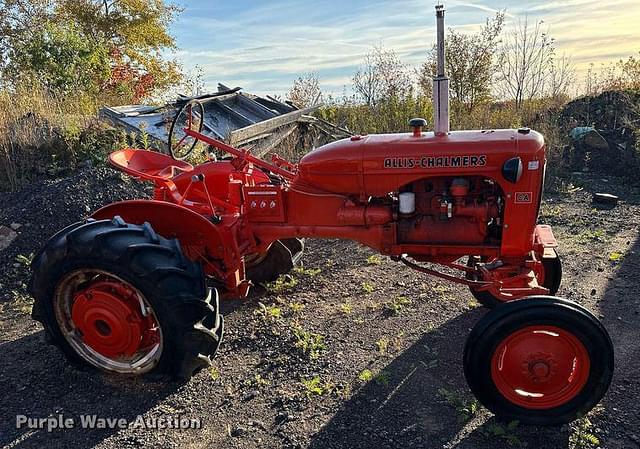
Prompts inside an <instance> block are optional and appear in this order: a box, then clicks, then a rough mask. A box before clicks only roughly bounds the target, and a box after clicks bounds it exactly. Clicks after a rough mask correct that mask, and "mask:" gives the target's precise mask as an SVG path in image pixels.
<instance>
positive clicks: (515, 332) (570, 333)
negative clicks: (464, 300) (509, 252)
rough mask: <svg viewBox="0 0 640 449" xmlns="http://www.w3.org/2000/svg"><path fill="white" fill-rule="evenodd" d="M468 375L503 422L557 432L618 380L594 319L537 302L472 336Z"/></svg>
mask: <svg viewBox="0 0 640 449" xmlns="http://www.w3.org/2000/svg"><path fill="white" fill-rule="evenodd" d="M464 373H465V377H466V379H467V382H468V384H469V387H470V388H471V391H473V393H474V394H475V395H476V397H477V398H478V399H479V400H480V402H481V403H482V404H483V405H484V406H485V407H487V408H488V409H489V410H490V411H492V412H493V413H494V414H495V415H496V416H497V417H498V418H499V419H502V420H505V421H512V420H518V421H520V422H522V423H526V424H535V425H556V424H564V423H568V422H570V421H573V420H574V419H576V418H577V417H579V416H581V415H584V414H586V413H587V412H588V411H589V410H591V409H592V408H593V407H594V406H595V405H596V404H597V403H598V402H599V401H600V399H602V397H603V396H604V394H605V393H606V391H607V389H608V388H609V384H610V383H611V378H612V375H613V345H612V343H611V339H610V338H609V335H608V334H607V331H606V330H605V328H604V326H603V325H602V324H601V323H600V321H598V319H597V318H595V317H594V316H593V315H592V314H591V313H590V312H589V311H587V310H586V309H584V308H583V307H581V306H579V305H577V304H575V303H572V302H570V301H567V300H563V299H560V298H555V297H550V296H534V297H530V298H526V299H521V300H516V301H512V302H509V303H505V304H503V305H500V306H499V307H497V308H496V309H494V310H493V311H491V312H489V313H488V314H487V315H486V316H485V317H484V318H483V319H482V320H480V322H478V324H477V325H476V326H475V327H474V328H473V330H472V331H471V334H470V335H469V338H468V339H467V343H466V346H465V350H464Z"/></svg>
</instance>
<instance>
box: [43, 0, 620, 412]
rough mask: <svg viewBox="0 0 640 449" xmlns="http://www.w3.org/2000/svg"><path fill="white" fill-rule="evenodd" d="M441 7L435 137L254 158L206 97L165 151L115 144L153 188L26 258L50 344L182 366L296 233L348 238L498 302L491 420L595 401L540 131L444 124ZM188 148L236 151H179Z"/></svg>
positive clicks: (264, 276) (477, 355)
mask: <svg viewBox="0 0 640 449" xmlns="http://www.w3.org/2000/svg"><path fill="white" fill-rule="evenodd" d="M436 15H437V24H438V74H437V76H436V77H435V78H434V110H435V114H434V116H435V117H434V121H435V123H434V132H433V133H431V132H423V127H424V126H425V125H426V122H425V121H424V120H423V119H414V120H411V122H410V126H411V127H412V128H413V132H411V133H408V134H388V135H368V136H354V137H352V138H350V139H345V140H341V141H338V142H334V143H331V144H329V145H326V146H323V147H321V148H318V149H315V150H313V151H311V152H310V153H308V154H307V155H306V156H305V157H303V158H302V159H301V161H300V162H299V163H298V164H293V163H290V162H287V161H285V160H283V159H281V158H279V157H277V156H275V155H274V156H273V158H272V161H271V162H266V161H264V160H261V159H258V158H256V157H254V156H253V155H252V154H251V153H250V152H249V151H247V150H242V149H237V148H234V147H232V146H229V145H227V144H225V143H224V142H222V141H219V140H217V139H215V138H212V137H211V136H209V135H207V132H206V129H205V130H203V117H204V114H205V111H204V107H203V105H202V103H199V102H198V101H196V100H191V101H189V102H188V103H186V104H185V105H184V106H183V107H182V109H181V110H180V112H179V113H178V115H177V116H176V118H175V120H174V122H173V125H172V128H171V131H170V133H169V134H170V137H169V147H170V152H171V156H169V155H165V154H162V153H159V152H154V151H146V150H136V149H123V150H121V151H117V152H115V153H112V154H111V155H110V157H109V161H110V163H111V164H112V165H113V166H114V167H116V168H118V169H120V170H122V171H124V172H126V173H128V174H130V175H132V176H134V177H136V178H139V179H142V180H146V181H150V182H152V183H153V184H154V186H155V190H154V192H155V194H154V198H153V199H152V200H146V199H145V200H134V201H124V202H119V203H114V204H110V205H108V206H106V207H104V208H102V209H100V210H98V211H97V212H95V213H93V215H92V216H91V217H90V218H89V219H88V220H86V221H84V222H81V223H76V224H73V225H71V226H69V227H68V228H66V229H64V230H62V231H60V232H59V233H57V234H56V235H55V236H53V237H52V238H51V240H50V241H49V242H48V243H47V245H46V246H45V248H43V249H42V250H41V251H40V253H39V254H38V255H37V256H36V257H35V260H34V262H33V272H34V274H33V279H32V282H31V289H32V292H33V296H34V297H35V300H36V301H35V305H34V308H33V317H34V318H35V319H36V320H38V321H40V322H42V324H43V325H44V328H45V330H46V333H47V335H48V336H49V338H50V340H51V341H52V342H53V343H55V344H56V345H58V346H59V347H60V348H61V349H62V351H63V352H64V353H65V354H66V356H67V357H68V358H69V359H70V360H71V361H72V362H75V363H76V364H79V365H84V366H91V367H94V368H98V369H101V370H104V371H107V372H111V373H120V374H124V375H143V374H145V375H150V374H154V375H161V376H165V375H169V376H173V377H176V378H181V379H188V378H189V377H190V376H191V375H192V374H193V373H195V372H196V371H197V370H199V369H201V368H202V367H206V366H208V365H209V364H210V363H211V359H212V357H213V356H214V354H215V353H216V350H217V349H218V346H219V345H220V342H221V339H222V334H223V319H222V317H221V316H220V315H219V312H218V297H219V295H220V297H222V298H244V297H246V296H247V294H248V292H249V289H250V288H251V286H252V285H253V284H256V283H259V282H264V281H268V280H271V279H274V278H275V277H277V276H278V275H279V274H282V273H285V272H287V271H288V270H289V269H291V268H292V267H293V265H294V263H295V262H296V260H297V259H298V258H299V257H300V255H301V253H302V250H303V243H302V242H303V240H301V239H303V238H338V239H350V240H355V241H357V242H360V243H361V244H363V245H366V246H368V247H370V248H373V249H374V250H376V251H378V252H380V253H382V254H385V255H388V256H390V257H391V258H392V259H393V260H397V261H399V262H402V263H404V264H405V265H407V266H408V267H409V268H412V269H414V270H416V271H418V272H422V273H426V274H429V275H433V276H438V277H440V278H444V279H448V280H450V281H453V282H457V283H460V284H465V285H467V286H468V287H469V288H470V290H471V293H472V294H473V295H474V296H475V297H476V298H477V299H478V300H479V301H480V302H481V303H482V304H484V305H485V306H487V307H490V308H493V310H491V311H490V312H489V313H488V314H487V315H486V316H485V317H484V318H482V319H481V320H480V322H479V323H478V324H477V325H476V326H475V328H474V329H473V330H472V332H471V335H470V336H469V338H468V340H467V343H466V347H465V349H464V357H463V364H464V373H465V376H466V378H467V381H468V383H469V386H470V388H471V390H472V391H473V393H474V394H475V395H476V396H477V397H478V399H479V400H480V401H481V402H482V403H483V404H484V405H485V406H486V407H487V408H488V409H490V410H491V411H492V412H494V413H495V414H496V415H497V416H499V417H500V418H504V419H509V420H511V419H517V420H520V421H521V422H526V423H534V424H557V423H564V422H568V421H571V420H573V419H574V418H575V417H576V416H578V415H579V414H583V413H586V412H587V411H588V410H590V409H591V408H592V407H593V406H595V405H596V403H597V402H598V401H599V400H600V399H601V398H602V396H603V395H604V393H605V392H606V390H607V388H608V386H609V384H610V381H611V377H612V372H613V348H612V344H611V340H610V338H609V336H608V334H607V332H606V330H605V329H604V327H603V326H602V324H601V323H600V322H599V321H598V320H597V319H596V318H595V317H594V316H593V315H592V314H591V313H590V312H588V311H587V310H585V309H584V308H582V307H580V306H579V305H577V304H574V303H572V302H569V301H566V300H563V299H559V298H556V297H553V296H552V295H554V294H555V293H556V291H557V290H558V287H559V284H560V278H561V268H560V259H559V258H558V254H557V253H556V247H557V243H556V240H555V238H554V236H553V233H552V231H551V228H550V227H549V226H544V225H536V219H537V216H538V211H539V208H540V201H541V196H542V190H543V183H544V172H545V166H546V160H545V143H544V140H543V137H542V136H541V135H540V134H538V133H537V132H535V131H532V130H529V129H526V128H523V129H518V130H485V131H456V132H450V131H449V117H448V95H449V94H448V79H447V78H446V76H445V71H444V67H445V61H444V10H443V9H442V7H437V8H436ZM198 146H206V148H207V149H208V150H213V149H216V150H217V151H218V152H224V153H226V154H227V155H229V156H230V157H228V156H227V157H226V158H221V159H220V160H217V159H216V158H215V157H214V156H213V155H212V154H210V155H209V160H208V161H207V162H204V163H202V164H200V165H197V166H195V167H194V166H192V165H190V164H188V163H186V162H184V161H183V160H182V159H183V158H184V157H185V156H187V155H188V154H189V153H190V152H191V151H193V150H194V147H195V148H197V147H198ZM425 264H429V265H425ZM434 265H440V266H442V267H446V268H447V270H445V271H444V272H443V271H438V270H436V269H435V268H434ZM456 271H457V272H458V273H459V275H454V274H452V273H455V272H456Z"/></svg>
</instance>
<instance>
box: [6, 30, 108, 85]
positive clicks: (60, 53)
mask: <svg viewBox="0 0 640 449" xmlns="http://www.w3.org/2000/svg"><path fill="white" fill-rule="evenodd" d="M24 67H28V68H29V69H30V70H28V71H24V72H23V71H21V70H20V69H21V68H24ZM6 70H7V71H8V72H9V73H10V74H11V76H12V78H13V79H14V80H16V81H19V82H22V83H33V82H34V81H35V80H37V81H38V83H39V84H40V85H41V86H43V87H44V88H46V89H47V90H49V91H51V92H56V93H60V94H70V93H72V92H74V91H78V90H80V91H84V92H91V93H92V94H97V93H98V89H97V85H98V83H100V81H101V80H102V79H104V78H105V77H108V76H109V75H110V73H111V72H110V68H109V55H108V53H107V52H106V50H105V49H104V47H100V46H98V45H94V44H93V43H91V42H89V41H87V40H86V39H84V38H83V36H82V35H81V34H80V33H78V31H77V29H75V28H74V27H73V25H66V26H61V25H58V24H55V23H52V22H45V23H44V24H43V25H42V26H40V27H37V29H36V30H35V31H34V32H33V34H32V35H31V36H30V38H29V39H27V40H24V41H21V42H18V43H16V44H15V46H14V47H13V49H12V52H11V64H10V65H8V67H7V69H6Z"/></svg>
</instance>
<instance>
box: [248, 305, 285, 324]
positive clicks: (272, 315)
mask: <svg viewBox="0 0 640 449" xmlns="http://www.w3.org/2000/svg"><path fill="white" fill-rule="evenodd" d="M258 306H259V307H260V308H259V309H258V310H256V311H255V312H254V314H255V315H258V316H259V317H260V318H262V320H263V321H265V322H272V321H279V320H280V318H281V317H282V309H281V308H280V307H278V306H276V305H275V304H273V305H270V306H266V305H264V304H263V303H261V302H259V303H258Z"/></svg>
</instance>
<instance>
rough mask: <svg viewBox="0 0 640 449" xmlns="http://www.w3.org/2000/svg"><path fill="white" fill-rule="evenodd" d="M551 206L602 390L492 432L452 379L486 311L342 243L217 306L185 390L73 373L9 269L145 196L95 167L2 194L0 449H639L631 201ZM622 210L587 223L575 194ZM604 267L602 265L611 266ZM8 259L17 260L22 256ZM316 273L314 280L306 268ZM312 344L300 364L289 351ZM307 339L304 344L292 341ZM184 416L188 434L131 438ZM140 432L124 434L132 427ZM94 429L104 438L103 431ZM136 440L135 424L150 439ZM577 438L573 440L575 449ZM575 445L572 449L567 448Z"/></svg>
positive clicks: (625, 194) (624, 192) (634, 203)
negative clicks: (604, 371) (600, 329)
mask: <svg viewBox="0 0 640 449" xmlns="http://www.w3.org/2000/svg"><path fill="white" fill-rule="evenodd" d="M573 183H574V185H575V186H581V187H582V188H581V189H579V188H576V189H569V191H570V192H572V193H563V194H557V195H553V196H551V197H549V198H548V199H547V200H546V202H545V205H544V207H543V218H542V221H544V222H547V223H550V224H552V225H553V226H554V231H555V233H556V237H557V238H558V239H559V241H560V244H561V247H560V253H561V255H562V258H563V264H564V280H563V285H562V287H561V289H560V292H559V296H563V297H566V298H569V299H571V300H574V301H576V302H578V303H580V304H582V305H584V306H586V307H588V308H589V309H591V310H592V311H594V312H595V313H596V314H597V315H598V316H599V317H600V318H601V319H602V320H603V322H604V323H605V325H606V326H607V328H608V330H609V332H610V333H611V336H612V338H613V341H614V344H615V347H616V372H615V376H614V381H613V385H612V387H611V389H610V390H609V393H608V394H607V396H606V397H605V399H604V400H603V402H602V404H601V405H600V406H599V407H598V408H597V409H596V410H595V411H594V412H593V413H592V414H591V415H590V416H589V420H585V419H583V420H581V421H579V422H577V423H574V424H572V425H570V426H562V427H554V428H538V427H530V426H523V425H517V423H512V424H511V425H508V424H502V423H498V422H497V421H496V420H495V419H494V418H492V416H491V414H490V413H489V412H488V411H486V410H484V409H483V408H482V407H477V404H476V403H475V402H474V400H473V397H472V396H471V393H470V392H469V390H468V388H467V386H466V383H465V381H464V376H463V374H462V363H461V353H462V349H463V346H464V342H465V338H466V335H467V334H468V332H469V330H470V329H471V328H472V327H473V325H474V324H475V323H476V322H477V321H478V320H479V319H480V317H482V315H483V314H484V313H486V310H485V309H483V308H482V307H480V306H479V305H478V304H477V303H476V302H475V300H473V298H472V297H471V295H470V294H469V293H468V292H467V291H466V289H465V288H464V287H462V286H457V285H452V284H449V283H445V282H442V281H439V280H433V279H430V278H427V277H425V276H423V275H420V274H417V273H415V272H413V271H411V270H409V269H408V268H406V267H404V266H402V265H400V264H397V263H394V262H392V261H390V260H387V259H385V258H379V259H378V258H373V259H370V258H369V257H370V256H371V255H372V254H373V253H372V252H371V251H370V250H368V249H366V248H363V247H361V246H358V245H357V244H354V243H351V242H343V241H310V242H308V245H307V252H306V255H305V257H304V268H305V269H304V271H303V272H297V273H294V274H293V276H294V278H295V279H296V281H297V285H295V286H292V287H291V288H290V289H288V290H287V289H284V290H283V291H280V292H275V291H257V292H255V293H254V294H253V296H252V298H250V300H247V301H231V302H226V303H224V304H223V312H224V313H225V318H226V325H227V334H226V338H225V341H224V343H223V346H222V348H221V350H220V352H219V355H218V357H217V358H216V361H215V366H214V367H213V368H212V369H210V370H208V371H203V372H201V373H199V374H198V375H197V376H195V377H194V378H193V379H192V380H191V381H190V382H189V383H187V384H185V385H176V384H162V383H149V382H142V381H140V380H135V379H133V380H127V379H117V378H113V377H108V376H104V375H100V374H97V373H95V372H83V371H78V370H75V369H73V368H71V367H69V366H68V365H67V363H66V362H65V360H64V359H63V357H62V356H61V354H60V353H59V352H58V351H57V350H55V348H53V347H51V346H48V345H47V344H46V343H45V342H44V338H43V332H42V329H41V327H40V325H39V324H38V323H35V322H33V321H31V320H30V318H29V316H28V313H29V310H30V301H31V300H30V298H29V297H28V295H27V294H26V291H25V285H24V284H25V283H26V282H27V281H28V278H29V272H28V267H27V265H26V263H25V260H28V259H29V258H30V257H31V254H32V253H34V252H35V251H37V250H38V249H39V248H40V247H41V246H42V244H43V243H44V241H45V240H46V239H47V238H48V237H49V235H51V234H53V233H54V232H55V231H57V230H59V229H60V228H62V227H63V226H65V225H66V224H69V223H72V222H74V221H77V220H78V219H81V218H82V217H84V216H86V215H87V214H88V212H89V211H91V210H94V209H96V208H97V207H99V206H101V205H103V204H106V203H109V202H112V201H115V200H121V199H126V198H131V197H141V196H145V195H147V194H148V193H149V192H148V190H147V189H146V188H145V187H144V186H142V185H141V184H139V183H137V182H135V181H132V180H130V179H128V178H125V177H122V176H120V175H119V174H118V173H116V172H113V171H111V170H109V169H94V170H88V171H84V172H80V173H78V174H76V175H74V176H73V177H71V178H67V179H64V180H60V181H55V182H52V181H49V182H43V183H38V184H33V185H32V186H30V187H29V188H28V189H26V190H23V191H21V192H18V193H16V194H2V195H0V225H4V226H10V224H12V223H16V224H20V225H21V226H20V227H19V229H18V231H17V233H18V237H17V238H16V240H15V241H14V242H13V244H12V245H11V246H9V247H8V248H7V249H5V250H3V251H0V270H1V273H2V276H1V277H0V307H1V310H0V367H1V368H0V397H1V398H2V399H0V445H4V446H5V447H8V448H13V447H34V448H39V447H60V448H66V447H68V448H89V447H98V448H122V447H168V448H172V447H176V448H177V447H187V448H191V447H193V448H201V447H220V448H253V447H264V448H317V449H320V448H323V449H324V448H387V447H389V448H441V447H443V448H454V447H456V448H500V447H530V448H534V447H535V448H566V447H596V446H598V445H597V444H592V442H590V441H589V437H590V436H595V437H597V438H598V439H599V440H600V443H599V446H600V447H605V448H625V449H626V448H633V447H639V446H640V430H638V429H639V428H640V427H639V426H640V415H639V412H638V408H637V400H638V397H640V371H639V370H638V369H637V367H638V361H639V360H640V352H639V351H640V350H639V349H638V341H640V327H639V326H638V324H637V322H638V314H639V313H640V299H639V298H638V294H637V292H638V290H639V289H640V280H639V278H638V275H637V273H638V271H639V270H640V240H638V230H639V226H640V190H638V189H637V188H629V187H628V186H626V185H625V184H624V183H623V182H621V181H619V180H616V179H613V178H612V179H609V180H607V181H606V182H605V181H603V180H598V179H589V178H584V179H583V178H582V177H581V178H579V179H578V180H573ZM594 191H606V192H610V193H615V194H619V195H621V198H622V199H623V201H622V202H621V203H620V204H619V205H618V206H617V207H616V208H615V209H612V210H603V209H596V208H594V207H593V206H592V204H591V193H592V192H594ZM612 253H616V254H619V255H620V257H618V258H617V257H616V256H615V255H614V257H613V259H617V260H615V261H611V260H610V255H611V254H612ZM21 256H22V257H21ZM318 270H320V271H318ZM315 334H317V335H321V336H322V337H323V339H322V344H320V345H318V346H319V347H318V348H316V349H317V350H316V351H306V352H305V351H304V350H303V348H302V347H301V343H300V341H305V342H307V343H310V342H313V341H315V340H314V338H315V337H314V335H315ZM305 337H306V338H305ZM91 414H97V415H99V416H100V417H103V418H124V419H126V420H127V421H128V422H130V423H132V424H130V425H129V427H128V428H124V429H117V428H115V429H112V428H103V429H93V430H88V429H83V428H81V426H80V416H81V415H91ZM16 415H27V416H29V417H33V418H46V417H50V416H52V417H57V416H58V415H62V416H63V417H65V418H71V419H74V420H75V422H76V426H75V428H73V429H66V430H63V431H61V430H53V431H52V432H47V431H46V430H29V429H25V428H21V429H16ZM138 416H142V417H143V418H144V419H145V420H146V423H147V424H152V422H151V420H152V419H153V418H158V417H163V416H165V417H166V416H170V417H174V416H182V417H185V418H193V419H194V420H196V421H197V420H199V421H200V423H201V428H200V429H197V430H195V429H189V430H177V429H172V428H166V429H163V430H156V429H150V428H148V429H146V428H144V426H142V425H140V422H139V421H138V422H137V421H135V419H136V417H138ZM136 422H137V423H138V425H135V423H136ZM107 427H108V426H107ZM149 427H151V426H149ZM576 440H577V443H576ZM576 444H578V446H575V445H576Z"/></svg>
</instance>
